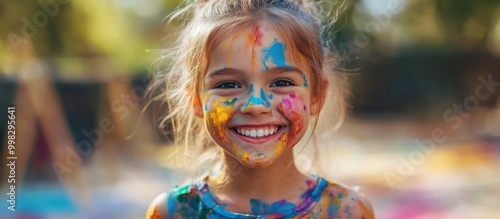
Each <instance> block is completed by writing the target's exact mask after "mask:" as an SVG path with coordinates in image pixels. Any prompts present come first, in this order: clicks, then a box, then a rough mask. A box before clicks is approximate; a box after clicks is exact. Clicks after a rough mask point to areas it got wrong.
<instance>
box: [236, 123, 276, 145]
mask: <svg viewBox="0 0 500 219" xmlns="http://www.w3.org/2000/svg"><path fill="white" fill-rule="evenodd" d="M229 129H230V130H231V132H232V133H233V134H234V135H236V137H238V138H239V139H241V140H243V141H246V142H249V143H264V142H267V141H270V140H272V139H274V138H275V137H278V136H280V135H281V134H282V132H283V131H284V130H285V129H286V125H271V124H270V125H259V126H251V125H245V126H236V127H232V128H229Z"/></svg>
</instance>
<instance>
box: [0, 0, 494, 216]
mask: <svg viewBox="0 0 500 219" xmlns="http://www.w3.org/2000/svg"><path fill="white" fill-rule="evenodd" d="M178 5H179V1H170V0H169V1H166V0H142V1H139V0H99V1H97V0H87V1H82V0H73V1H70V0H57V1H56V0H40V1H26V0H24V1H13V0H4V1H0V40H1V41H2V43H1V44H0V112H1V113H0V124H1V125H0V146H1V147H0V151H1V158H0V160H1V161H2V164H1V166H2V168H1V172H0V177H1V178H0V179H1V181H0V185H1V189H0V190H1V193H0V197H1V198H0V200H1V203H3V204H1V205H0V207H1V209H0V218H142V217H143V216H144V214H145V211H146V209H147V206H148V205H149V203H150V201H151V200H152V199H153V198H154V197H155V196H156V195H158V194H159V193H161V192H163V191H168V190H169V189H171V188H173V186H175V185H177V184H179V183H182V182H183V181H184V180H183V179H185V177H186V176H185V175H186V174H184V173H183V172H182V171H180V170H181V169H182V168H183V166H184V165H189V164H183V163H182V162H179V160H180V161H182V159H179V158H178V157H171V156H169V155H170V154H171V152H172V151H173V148H172V147H170V146H168V142H169V141H168V137H166V136H162V135H161V134H158V133H159V131H157V129H156V128H155V127H156V125H157V122H155V121H154V118H153V115H152V113H151V111H146V112H145V113H144V114H143V116H142V117H140V115H141V110H142V109H143V106H144V101H143V99H142V95H143V93H144V90H145V87H146V86H147V84H148V82H149V77H148V72H149V69H150V65H151V62H152V61H153V60H154V59H155V58H156V57H157V53H156V51H157V49H161V48H164V47H165V45H167V44H168V43H169V42H171V37H170V36H172V33H173V32H175V31H176V30H175V29H174V28H173V27H172V26H171V25H165V24H164V22H163V18H164V17H165V16H166V15H167V14H169V13H170V12H172V11H173V10H174V9H175V8H176V7H177V6H178ZM335 31H337V33H336V35H335V39H334V41H335V48H336V50H337V51H338V53H339V54H340V55H341V57H343V58H342V60H341V61H340V66H339V67H340V68H342V69H345V70H346V71H347V72H348V73H349V75H350V76H351V82H352V93H353V99H352V101H351V103H352V107H351V113H350V115H349V117H348V119H347V121H346V123H345V124H344V126H343V127H342V128H341V129H340V131H339V132H338V134H337V136H335V137H336V138H335V139H336V140H335V142H336V143H335V144H334V145H328V146H324V147H323V150H325V151H326V152H327V153H323V154H327V155H328V156H329V158H330V159H328V160H329V163H327V164H326V165H327V166H329V167H330V168H328V169H327V170H328V173H327V174H326V177H328V178H329V179H331V180H335V181H337V182H340V183H343V184H345V185H348V186H350V187H352V188H354V189H359V191H361V192H363V193H364V194H366V195H367V196H368V197H369V198H370V200H371V201H372V203H373V205H374V209H375V214H376V217H377V218H381V219H401V218H404V219H406V218H408V219H437V218H439V219H443V218H445V219H470V218H498V217H499V215H500V209H499V208H498V207H499V206H500V198H499V197H500V95H499V94H500V3H499V2H498V0H418V1H417V0H392V1H391V0H354V1H353V2H351V3H349V7H348V8H347V9H346V10H345V11H344V12H342V13H341V15H340V16H339V18H338V21H337V23H336V27H335ZM9 106H15V107H16V114H15V115H16V144H15V147H16V149H15V155H16V156H17V160H16V169H15V171H16V172H15V179H16V183H15V186H16V189H15V194H16V199H15V205H16V211H15V213H14V212H12V211H10V210H8V209H7V207H8V206H9V205H10V204H9V202H8V199H9V195H7V193H9V192H10V189H9V186H10V185H11V184H9V183H8V179H9V171H10V169H8V167H7V165H6V164H7V163H9V162H10V160H8V159H7V157H8V156H9V155H8V134H7V129H8V126H7V122H8V112H7V108H8V107H9ZM332 136H333V133H332ZM129 137H131V138H129Z"/></svg>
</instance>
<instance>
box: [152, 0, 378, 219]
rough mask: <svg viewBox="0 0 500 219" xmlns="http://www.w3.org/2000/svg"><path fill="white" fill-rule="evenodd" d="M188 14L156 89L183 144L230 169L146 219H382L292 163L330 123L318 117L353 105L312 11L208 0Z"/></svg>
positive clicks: (284, 0)
mask: <svg viewBox="0 0 500 219" xmlns="http://www.w3.org/2000/svg"><path fill="white" fill-rule="evenodd" d="M189 10H192V12H193V13H192V19H191V21H190V22H189V23H187V24H186V26H185V28H184V30H183V31H182V32H181V35H180V37H179V40H178V42H177V44H176V45H177V47H176V48H174V50H172V52H171V53H169V55H170V58H171V59H172V60H173V61H172V62H171V63H172V64H171V65H170V68H169V69H168V71H167V72H166V74H164V76H165V77H163V78H162V79H161V80H159V81H157V82H156V85H153V86H160V85H161V84H164V94H165V95H166V97H163V98H165V100H167V102H168V106H169V110H170V112H169V114H168V116H167V117H166V118H165V121H167V120H169V121H170V122H171V125H172V127H173V129H174V140H175V142H176V143H177V144H184V145H185V146H186V147H189V148H197V149H199V150H201V151H202V152H204V153H205V154H206V153H208V152H210V151H213V150H214V149H215V150H216V151H218V152H217V158H218V159H219V160H221V161H222V162H221V163H222V165H219V166H216V167H215V168H212V170H211V171H209V172H208V173H207V174H204V175H203V176H201V177H199V178H198V179H196V180H194V181H192V182H190V183H188V184H186V185H183V186H180V187H177V188H175V189H174V190H172V191H170V192H168V193H163V194H161V195H159V196H158V197H157V198H156V199H155V200H154V201H153V202H152V203H151V205H150V207H149V209H148V212H147V216H146V218H155V219H156V218H353V219H358V218H365V219H370V218H374V216H373V211H372V208H371V205H370V203H369V201H368V200H367V199H366V198H365V197H364V196H362V195H360V194H359V193H356V192H355V191H352V190H349V189H347V188H345V187H342V186H340V185H338V184H335V183H331V182H328V181H326V180H325V179H324V178H322V177H320V176H317V175H309V174H303V173H301V172H299V170H298V169H297V167H296V165H295V164H294V155H293V152H292V148H293V147H294V146H296V145H297V144H298V143H299V141H300V140H301V139H304V142H305V143H307V142H308V141H309V139H310V138H311V137H314V136H312V133H314V129H315V127H316V123H317V121H318V120H321V121H323V120H325V121H327V120H328V119H318V116H319V115H320V112H322V114H324V112H325V111H328V112H343V110H342V109H343V107H344V105H345V103H344V102H343V99H342V97H343V96H344V93H345V89H344V88H342V86H341V83H339V82H340V77H337V75H336V73H334V72H332V71H331V69H332V65H331V64H332V57H333V56H332V54H331V51H329V50H328V49H327V48H326V46H325V45H328V42H325V40H326V39H327V37H325V36H324V35H323V33H322V32H324V31H323V30H324V29H325V28H323V27H322V24H323V23H321V22H320V20H319V16H318V14H319V13H318V11H317V10H314V7H313V5H312V4H310V3H306V2H304V1H293V0H205V1H198V2H194V3H192V4H190V5H189V6H188V7H187V9H185V10H183V11H181V12H179V13H184V12H186V11H189ZM165 86H166V87H165ZM329 88H330V89H329ZM330 91H334V92H330ZM328 102H331V104H325V103H328ZM332 106H333V109H332V108H331V107H332ZM341 114H342V113H341ZM331 130H332V129H330V132H331ZM207 134H208V135H207ZM315 134H316V133H315ZM301 144H302V143H301ZM205 157H206V156H205ZM200 159H201V157H200ZM299 165H300V164H299Z"/></svg>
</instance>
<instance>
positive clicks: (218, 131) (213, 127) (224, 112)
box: [195, 23, 318, 167]
mask: <svg viewBox="0 0 500 219" xmlns="http://www.w3.org/2000/svg"><path fill="white" fill-rule="evenodd" d="M287 45H288V42H286V41H285V40H284V38H283V37H281V36H280V35H279V34H278V33H277V32H276V31H274V30H273V29H272V28H271V27H270V26H269V25H267V24H265V23H263V24H259V25H255V26H254V27H252V28H248V29H244V30H242V31H241V32H237V33H234V34H228V38H227V39H225V40H223V41H222V42H221V43H220V44H219V45H218V46H217V47H216V48H215V49H214V50H213V51H211V53H210V62H209V66H208V70H207V72H206V74H205V77H204V84H203V85H202V91H201V95H200V97H201V104H200V105H196V106H195V112H196V114H197V115H198V116H200V117H203V118H204V120H205V125H206V128H207V130H208V132H209V133H210V136H211V138H212V139H213V140H214V141H215V142H216V143H217V144H218V145H219V146H220V147H222V148H223V149H224V150H225V151H226V152H227V153H228V154H230V155H231V156H233V157H234V158H236V159H237V160H239V161H240V162H241V163H243V164H244V165H245V166H248V167H264V166H267V165H270V164H271V163H273V162H274V161H275V160H276V159H277V158H278V157H280V156H281V155H282V154H283V153H284V152H285V151H286V150H290V149H291V148H292V147H293V146H294V145H295V144H297V142H298V141H299V140H300V139H301V138H302V137H303V136H304V134H305V131H306V129H307V127H308V124H309V116H310V115H314V114H316V113H317V110H318V109H317V108H318V107H316V106H315V105H316V104H311V88H310V87H309V86H308V81H310V79H311V73H310V72H308V71H307V69H308V68H307V65H306V63H305V62H301V61H296V60H294V59H292V58H291V57H292V55H293V53H294V52H296V51H293V50H291V49H290V48H289V46H287ZM314 99H316V98H314ZM313 102H315V101H313Z"/></svg>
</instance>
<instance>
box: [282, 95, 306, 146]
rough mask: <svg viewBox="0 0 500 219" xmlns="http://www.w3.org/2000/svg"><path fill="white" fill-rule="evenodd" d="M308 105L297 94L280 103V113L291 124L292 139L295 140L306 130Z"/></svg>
mask: <svg viewBox="0 0 500 219" xmlns="http://www.w3.org/2000/svg"><path fill="white" fill-rule="evenodd" d="M306 105H307V104H306V102H305V101H304V98H303V97H302V96H297V95H295V93H291V94H290V95H289V96H288V97H285V98H283V99H281V102H279V103H278V111H279V112H280V113H281V114H282V115H283V116H284V117H285V118H286V119H287V120H288V121H289V122H290V125H291V126H290V133H289V137H290V139H294V138H295V136H296V135H297V134H299V133H300V132H301V131H303V130H304V128H305V124H304V120H305V118H304V117H305V116H307V106H306Z"/></svg>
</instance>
